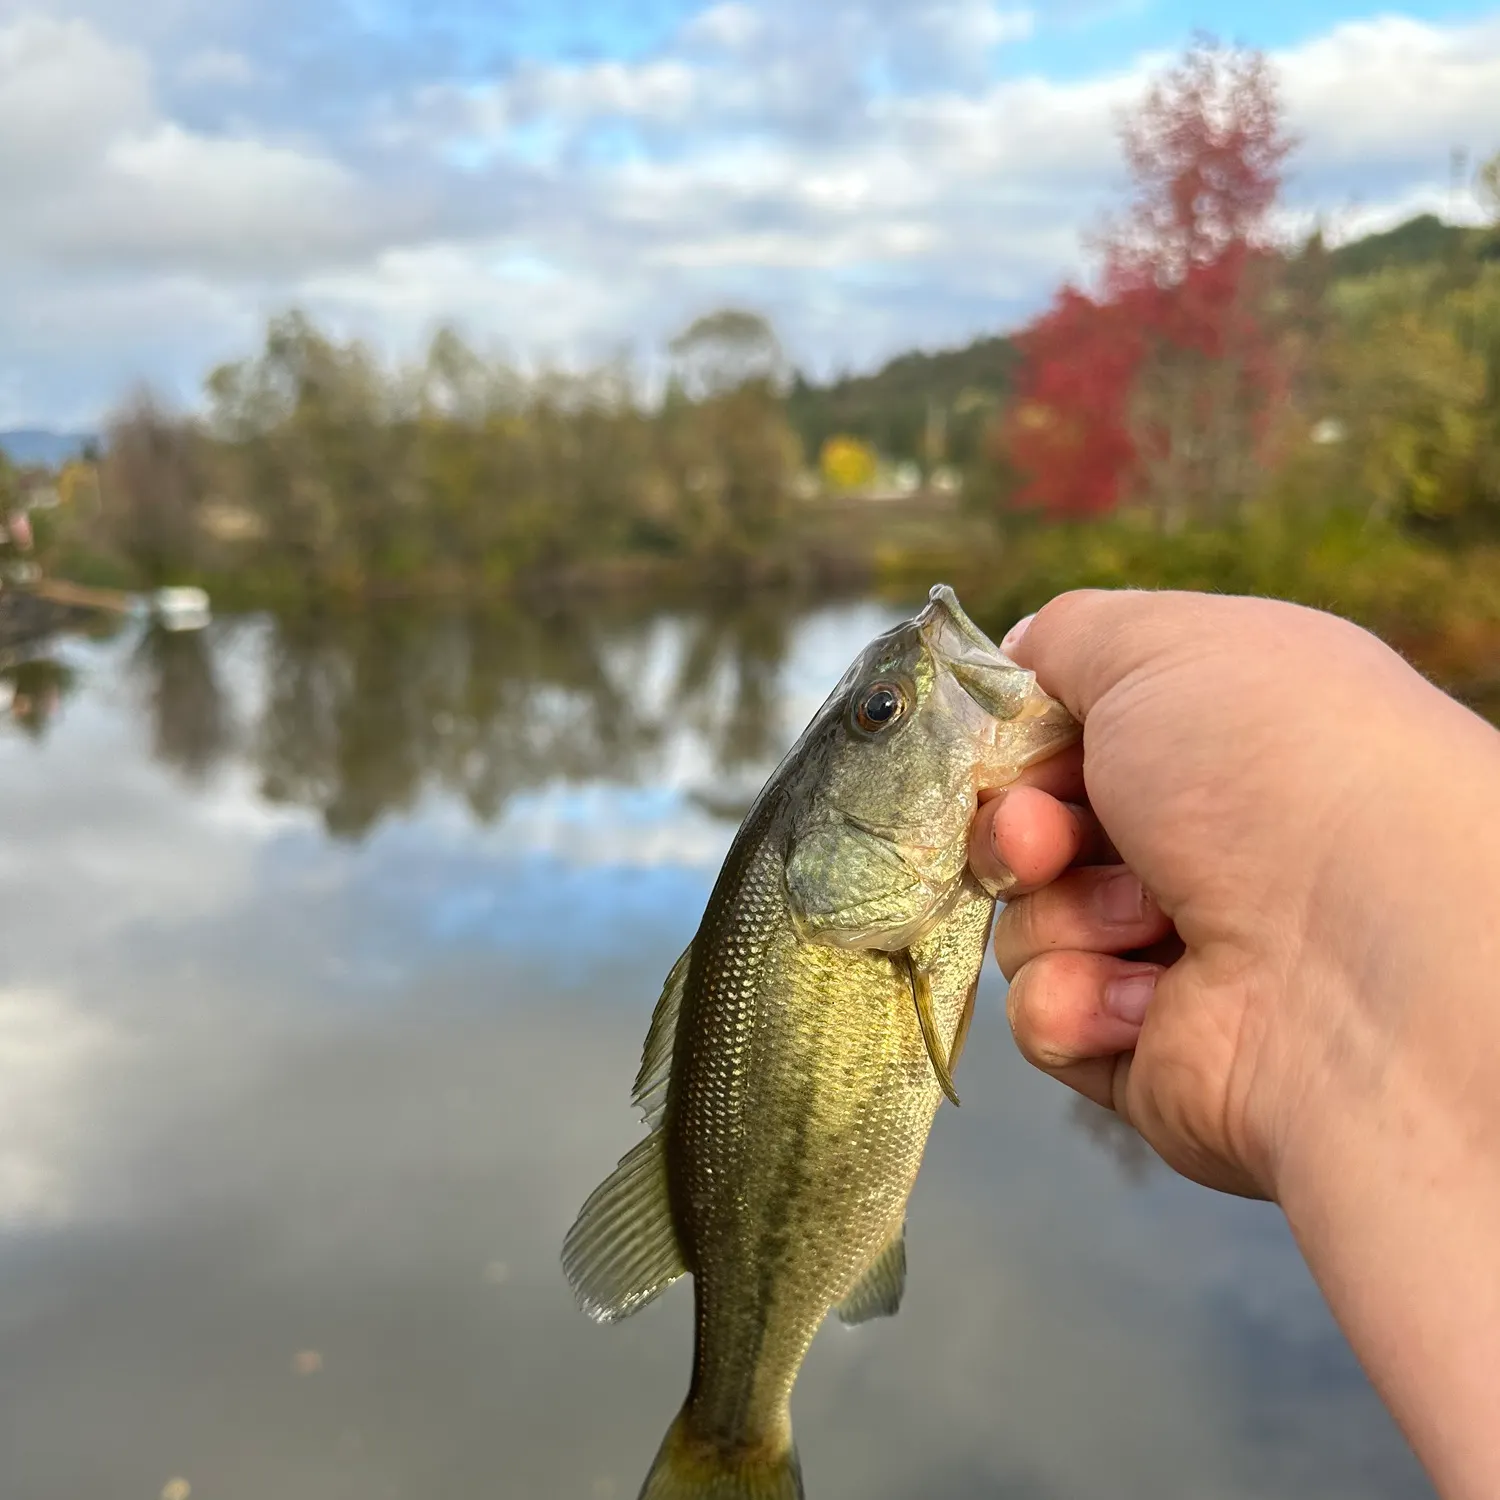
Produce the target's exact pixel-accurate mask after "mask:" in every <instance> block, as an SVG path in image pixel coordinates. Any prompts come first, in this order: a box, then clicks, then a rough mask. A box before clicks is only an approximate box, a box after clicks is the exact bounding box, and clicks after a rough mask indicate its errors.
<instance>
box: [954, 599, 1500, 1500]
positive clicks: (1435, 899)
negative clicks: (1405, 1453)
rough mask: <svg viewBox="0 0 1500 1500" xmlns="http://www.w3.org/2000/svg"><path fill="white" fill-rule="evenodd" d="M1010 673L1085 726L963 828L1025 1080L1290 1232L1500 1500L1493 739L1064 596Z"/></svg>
mask: <svg viewBox="0 0 1500 1500" xmlns="http://www.w3.org/2000/svg"><path fill="white" fill-rule="evenodd" d="M1014 634H1015V633H1014V632H1013V636H1014ZM1008 642H1009V644H1008V646H1007V649H1008V650H1009V651H1010V654H1011V655H1013V656H1014V657H1015V659H1016V660H1018V661H1020V662H1021V663H1022V664H1024V665H1027V666H1030V667H1033V668H1034V669H1035V670H1036V672H1037V675H1038V678H1039V681H1040V683H1041V685H1042V686H1043V687H1044V688H1045V689H1047V691H1049V692H1050V693H1052V694H1053V695H1054V696H1056V697H1059V698H1061V699H1062V700H1063V701H1064V702H1065V703H1066V704H1067V706H1068V707H1069V708H1070V709H1071V710H1072V712H1073V713H1074V714H1075V715H1076V716H1077V717H1078V718H1080V719H1081V720H1082V721H1083V723H1084V737H1083V742H1082V746H1081V748H1080V749H1079V750H1078V751H1076V752H1075V753H1073V754H1071V755H1069V756H1067V757H1059V758H1058V759H1057V760H1055V761H1054V762H1052V763H1050V764H1047V765H1043V766H1040V767H1037V768H1035V769H1034V771H1033V772H1032V773H1030V775H1029V776H1028V777H1027V778H1024V779H1023V783H1022V784H1020V785H1017V786H1015V787H1013V788H1011V789H1009V790H1006V791H1003V792H1001V793H1000V794H999V795H997V796H994V797H991V798H989V799H988V800H986V801H985V802H984V803H983V804H982V806H981V808H980V812H979V815H978V816H977V818H976V820H975V824H974V829H973V835H972V843H971V851H970V857H971V864H972V865H973V867H974V869H975V871H976V873H978V874H979V875H980V876H981V877H983V878H986V879H987V880H989V881H991V882H994V881H997V880H999V881H1007V880H1008V881H1009V882H1010V892H1009V894H1010V897H1011V899H1010V900H1009V901H1008V904H1007V905H1006V907H1005V908H1004V910H1003V911H1002V913H1001V915H1000V917H999V919H998V921H997V923H996V931H995V951H996V955H997V957H998V959H999V962H1000V966H1001V968H1002V969H1003V970H1004V971H1005V973H1006V975H1007V976H1008V977H1009V978H1010V979H1011V990H1010V997H1009V1001H1008V1008H1009V1013H1010V1018H1011V1024H1012V1027H1013V1030H1014V1032H1015V1035H1016V1039H1017V1042H1018V1044H1019V1046H1020V1048H1021V1050H1022V1052H1023V1053H1024V1054H1025V1055H1026V1056H1027V1057H1028V1058H1029V1059H1030V1060H1031V1061H1032V1062H1033V1063H1035V1064H1036V1065H1037V1066H1038V1067H1040V1068H1042V1069H1043V1070H1044V1071H1046V1072H1048V1073H1051V1074H1052V1075H1053V1076H1055V1077H1057V1078H1059V1079H1061V1080H1062V1081H1064V1082H1066V1083H1068V1084H1069V1085H1071V1086H1072V1087H1074V1088H1076V1089H1077V1090H1079V1092H1081V1093H1084V1094H1086V1095H1087V1096H1089V1097H1090V1098H1092V1099H1094V1100H1096V1101H1097V1102H1099V1103H1102V1104H1105V1105H1108V1106H1110V1107H1112V1108H1114V1109H1115V1110H1117V1111H1118V1112H1119V1113H1120V1114H1121V1115H1123V1116H1124V1117H1125V1119H1127V1120H1128V1121H1129V1122H1130V1123H1131V1124H1132V1125H1133V1126H1134V1127H1135V1128H1136V1129H1137V1130H1138V1131H1139V1132H1140V1133H1141V1134H1142V1135H1143V1136H1144V1137H1145V1138H1146V1140H1147V1141H1148V1142H1149V1143H1150V1144H1151V1145H1152V1146H1153V1147H1154V1148H1155V1150H1156V1151H1157V1152H1158V1153H1159V1154H1160V1155H1161V1156H1162V1157H1164V1158H1165V1159H1166V1161H1167V1162H1168V1163H1169V1164H1171V1165H1172V1166H1174V1167H1175V1168H1177V1170H1179V1171H1180V1172H1182V1173H1184V1174H1185V1175H1187V1176H1189V1177H1192V1178H1195V1179H1196V1180H1198V1181H1200V1182H1203V1183H1207V1184H1209V1185H1211V1186H1214V1187H1218V1188H1222V1189H1225V1190H1227V1191H1231V1192H1235V1193H1241V1194H1246V1195H1251V1196H1259V1197H1268V1198H1273V1199H1275V1200H1276V1201H1278V1202H1279V1203H1280V1204H1281V1206H1282V1207H1283V1209H1284V1210H1285V1212H1286V1214H1287V1217H1288V1220H1289V1221H1290V1223H1291V1225H1292V1228H1293V1231H1294V1233H1295V1234H1296V1236H1297V1238H1298V1241H1299V1243H1300V1245H1301V1246H1302V1249H1303V1251H1304V1254H1306V1255H1307V1257H1308V1261H1309V1264H1310V1265H1311V1267H1312V1269H1313V1272H1314V1274H1315V1275H1316V1276H1317V1278H1318V1280H1319V1281H1320V1283H1321V1285H1322V1286H1323V1289H1324V1291H1325V1293H1326V1294H1327V1296H1328V1297H1329V1301H1330V1303H1331V1305H1332V1306H1333V1309H1334V1312H1335V1314H1336V1315H1337V1316H1338V1317H1339V1318H1340V1321H1341V1322H1342V1323H1343V1325H1344V1327H1345V1331H1346V1332H1347V1333H1348V1334H1349V1337H1350V1339H1351V1342H1352V1343H1353V1344H1354V1346H1355V1348H1356V1350H1357V1351H1358V1352H1359V1353H1360V1355H1361V1358H1362V1359H1363V1360H1364V1361H1365V1363H1366V1366H1367V1368H1369V1369H1370V1371H1371V1374H1372V1376H1373V1377H1374V1378H1375V1380H1376V1383H1377V1385H1378V1386H1379V1387H1380V1388H1381V1389H1382V1391H1383V1392H1384V1394H1385V1395H1386V1397H1387V1400H1388V1401H1389V1402H1390V1403H1391V1405H1392V1409H1393V1410H1394V1411H1395V1412H1396V1414H1397V1416H1398V1418H1399V1419H1400V1420H1401V1421H1402V1422H1403V1423H1404V1424H1405V1425H1406V1427H1407V1430H1408V1432H1409V1434H1410V1435H1411V1436H1412V1438H1413V1442H1414V1444H1415V1445H1416V1446H1417V1449H1418V1452H1419V1453H1420V1454H1421V1455H1422V1456H1423V1458H1424V1460H1425V1461H1426V1462H1427V1463H1428V1466H1429V1469H1430V1470H1431V1471H1432V1473H1433V1476H1434V1478H1435V1480H1436V1481H1437V1482H1438V1483H1439V1486H1440V1488H1441V1489H1442V1490H1443V1493H1445V1494H1447V1495H1453V1496H1460V1495H1461V1496H1465V1497H1467V1496H1476V1497H1477V1496H1480V1495H1494V1494H1497V1493H1500V1429H1497V1428H1496V1425H1495V1424H1494V1422H1493V1413H1494V1401H1495V1394H1494V1375H1493V1371H1494V1369H1495V1368H1496V1364H1497V1360H1500V1278H1497V1277H1496V1276H1495V1275H1494V1274H1493V1266H1494V1264H1495V1257H1496V1255H1497V1253H1500V1099H1497V1091H1496V1087H1495V1080H1496V1078H1497V1077H1500V989H1497V985H1500V978H1497V976H1500V920H1497V918H1500V735H1497V734H1496V733H1495V731H1494V730H1493V729H1491V728H1490V727H1489V726H1487V725H1485V724H1484V723H1483V722H1482V721H1481V720H1479V719H1478V718H1477V717H1476V716H1474V715H1473V714H1470V713H1469V712H1468V711H1467V710H1466V709H1464V708H1462V707H1461V706H1460V705H1458V704H1457V703H1455V702H1454V701H1453V700H1452V699H1450V698H1448V697H1447V696H1446V695H1444V694H1443V693H1441V692H1440V691H1438V689H1436V688H1435V687H1433V686H1432V685H1431V684H1429V683H1428V682H1426V681H1425V680H1424V679H1423V678H1422V677H1420V676H1419V675H1418V674H1417V673H1416V672H1414V671H1413V670H1412V669H1411V668H1410V667H1408V666H1407V665H1406V663H1405V662H1403V661H1402V660H1401V658H1400V657H1398V656H1397V655H1396V654H1395V653H1394V652H1392V651H1390V650H1389V649H1387V648H1386V647H1385V646H1383V645H1382V644H1381V643H1380V642H1379V641H1377V640H1376V639H1375V638H1374V637H1373V636H1370V635H1368V634H1367V633H1365V632H1364V631H1361V630H1359V629H1357V628H1356V627H1354V626H1352V625H1350V624H1348V623H1347V622H1344V621H1342V620H1339V619H1336V618H1335V617H1332V616H1329V615H1325V614H1320V613H1317V612H1315V611H1310V610H1304V609H1300V608H1297V607H1295V606H1292V605H1287V604H1280V603H1276V602H1273V601H1267V600H1252V599H1233V598H1224V597H1219V596H1203V595H1193V594H1147V593H1136V592H1121V593H1100V592H1084V593H1077V594H1070V595H1064V596H1062V597H1061V598H1059V599H1056V600H1054V601H1053V602H1052V603H1051V604H1049V605H1048V606H1047V607H1046V608H1044V609H1043V610H1042V611H1041V612H1040V613H1039V614H1038V615H1037V616H1036V617H1035V619H1034V620H1033V621H1032V622H1031V623H1030V625H1029V627H1028V628H1027V629H1026V630H1025V632H1024V634H1023V635H1022V636H1021V637H1020V639H1019V640H1013V639H1012V638H1008ZM1148 893H1149V894H1148Z"/></svg>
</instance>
